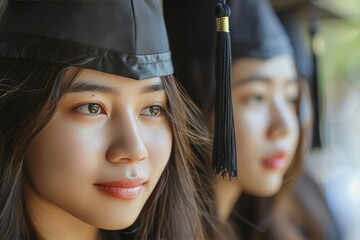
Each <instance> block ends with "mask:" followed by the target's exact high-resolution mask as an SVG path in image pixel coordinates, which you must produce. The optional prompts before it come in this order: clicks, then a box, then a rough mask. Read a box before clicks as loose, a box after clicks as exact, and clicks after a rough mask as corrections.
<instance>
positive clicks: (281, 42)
mask: <svg viewBox="0 0 360 240" xmlns="http://www.w3.org/2000/svg"><path fill="white" fill-rule="evenodd" d="M229 5H230V7H231V9H232V11H233V14H232V17H231V19H230V31H231V44H232V46H231V47H232V56H233V59H235V58H238V57H253V58H262V59H267V58H271V57H274V56H278V55H282V54H292V53H293V50H292V48H291V45H290V42H289V39H288V36H287V35H286V33H285V31H284V29H283V28H282V26H281V23H280V21H279V19H278V18H277V17H276V14H275V12H274V10H273V9H272V7H271V5H270V4H269V2H268V1H267V0H232V1H229Z"/></svg>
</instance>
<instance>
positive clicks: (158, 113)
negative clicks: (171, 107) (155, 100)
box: [140, 105, 166, 118]
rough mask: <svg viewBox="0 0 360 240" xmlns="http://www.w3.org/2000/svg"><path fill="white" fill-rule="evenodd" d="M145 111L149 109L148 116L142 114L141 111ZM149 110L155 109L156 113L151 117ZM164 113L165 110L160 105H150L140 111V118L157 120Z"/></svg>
mask: <svg viewBox="0 0 360 240" xmlns="http://www.w3.org/2000/svg"><path fill="white" fill-rule="evenodd" d="M146 109H149V113H150V114H144V113H143V111H144V110H146ZM151 109H156V111H158V112H157V113H156V114H155V115H153V114H152V113H151V112H150V111H151ZM165 111H166V108H165V107H164V106H162V105H151V106H148V107H146V108H144V109H143V110H141V112H140V116H146V117H151V118H157V117H159V116H160V115H162V113H164V112H165Z"/></svg>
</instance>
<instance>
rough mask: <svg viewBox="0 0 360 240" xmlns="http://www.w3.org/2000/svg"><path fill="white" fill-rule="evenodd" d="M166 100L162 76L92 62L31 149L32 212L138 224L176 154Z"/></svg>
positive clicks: (110, 224)
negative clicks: (120, 72) (129, 74)
mask: <svg viewBox="0 0 360 240" xmlns="http://www.w3.org/2000/svg"><path fill="white" fill-rule="evenodd" d="M166 105H167V96H166V93H165V91H164V89H163V85H162V82H161V80H160V78H151V79H147V80H141V81H135V80H132V79H128V78H124V77H120V76H116V75H111V74H106V73H102V72H98V71H94V70H84V71H83V72H82V73H81V74H80V75H79V77H78V78H77V79H76V80H75V81H74V83H73V84H72V86H71V87H70V90H69V91H68V92H67V93H66V94H65V95H64V97H63V98H62V100H61V101H60V103H59V105H58V106H57V109H56V113H55V115H54V116H53V118H52V119H51V121H50V122H49V123H48V124H47V125H46V126H45V127H44V128H43V129H42V131H41V132H40V133H39V134H38V135H37V136H35V138H34V139H33V140H32V142H31V144H30V147H29V149H28V151H27V153H26V159H25V171H26V183H25V197H26V198H25V199H26V202H27V206H28V211H29V212H30V214H35V216H34V215H32V218H33V219H35V221H37V220H36V219H37V218H38V217H37V216H40V217H39V219H40V220H39V221H41V218H42V217H41V216H44V215H45V216H47V217H48V218H49V219H48V220H49V221H57V217H59V218H62V219H63V220H64V219H67V220H69V221H70V222H71V221H74V222H79V221H80V222H83V223H85V224H88V225H91V226H95V227H97V228H103V229H122V228H125V227H128V226H129V225H131V224H132V223H133V222H134V221H135V220H136V218H137V217H138V215H139V213H140V211H141V209H142V208H143V206H144V204H145V202H146V201H147V199H148V198H149V196H150V194H151V193H152V191H153V190H154V188H155V185H156V184H157V182H158V180H159V178H160V176H161V174H162V172H163V170H164V168H165V166H166V164H167V163H168V161H169V157H170V153H171V148H172V131H171V128H170V125H169V122H168V118H167V115H166V112H165V110H164V108H165V107H166ZM70 219H72V220H70Z"/></svg>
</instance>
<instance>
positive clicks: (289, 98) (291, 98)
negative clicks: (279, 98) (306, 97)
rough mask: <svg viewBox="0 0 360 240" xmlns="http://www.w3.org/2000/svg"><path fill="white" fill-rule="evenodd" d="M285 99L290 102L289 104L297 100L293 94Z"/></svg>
mask: <svg viewBox="0 0 360 240" xmlns="http://www.w3.org/2000/svg"><path fill="white" fill-rule="evenodd" d="M287 101H288V102H289V103H290V104H293V105H295V104H296V102H297V101H298V98H297V97H296V96H295V97H288V98H287Z"/></svg>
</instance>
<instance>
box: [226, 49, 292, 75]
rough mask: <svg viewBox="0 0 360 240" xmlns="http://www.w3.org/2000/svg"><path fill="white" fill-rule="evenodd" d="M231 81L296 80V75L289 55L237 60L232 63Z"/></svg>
mask: <svg viewBox="0 0 360 240" xmlns="http://www.w3.org/2000/svg"><path fill="white" fill-rule="evenodd" d="M232 74H233V79H234V80H235V81H236V80H241V79H247V78H253V77H256V76H257V77H264V78H286V79H296V77H297V73H296V69H295V64H294V61H293V58H292V56H291V55H282V56H277V57H274V58H270V59H256V58H239V59H236V60H234V61H233V66H232Z"/></svg>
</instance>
